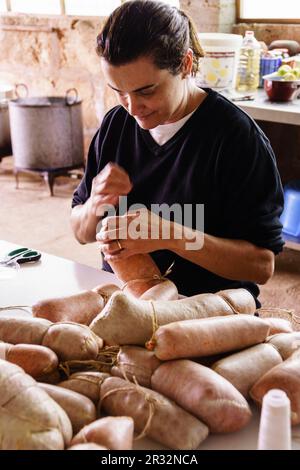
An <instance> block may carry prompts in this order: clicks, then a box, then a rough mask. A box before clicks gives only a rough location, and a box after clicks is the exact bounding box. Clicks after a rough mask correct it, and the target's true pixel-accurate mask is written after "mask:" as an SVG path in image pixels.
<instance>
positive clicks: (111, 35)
mask: <svg viewBox="0 0 300 470" xmlns="http://www.w3.org/2000/svg"><path fill="white" fill-rule="evenodd" d="M189 48H191V49H192V51H193V68H192V74H193V75H195V74H196V72H197V71H198V68H199V59H200V57H203V55H204V54H203V51H202V48H201V46H200V43H199V40H198V37H197V32H196V29H195V26H194V25H193V22H192V21H191V19H190V18H189V17H188V16H187V15H186V14H185V13H184V12H183V11H181V10H178V8H176V7H171V6H170V5H167V4H166V3H163V2H157V1H152V0H133V1H130V2H126V3H124V4H123V5H121V6H120V7H118V8H117V9H116V10H114V11H113V12H112V14H111V15H110V16H109V18H108V19H107V20H106V22H105V24H104V26H103V29H102V32H101V33H100V34H99V36H98V37H97V49H96V50H97V53H98V55H99V56H100V57H103V58H104V59H105V60H106V61H107V62H108V63H110V64H111V65H116V66H118V65H124V64H127V63H129V62H132V61H134V60H136V59H138V58H139V57H141V56H149V57H152V58H153V61H154V63H155V65H156V66H157V67H158V68H160V69H167V70H169V71H170V72H171V73H172V74H173V75H176V74H178V73H179V72H180V70H181V67H182V61H183V58H184V56H185V55H186V53H187V51H188V49H189Z"/></svg>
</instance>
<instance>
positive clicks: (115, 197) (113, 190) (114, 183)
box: [89, 162, 132, 217]
mask: <svg viewBox="0 0 300 470" xmlns="http://www.w3.org/2000/svg"><path fill="white" fill-rule="evenodd" d="M131 189H132V183H131V181H130V179H129V175H128V174H127V173H126V171H125V170H124V169H123V168H121V167H120V166H119V165H117V164H116V163H111V162H109V163H108V164H107V165H106V166H105V167H104V168H103V170H101V171H100V173H99V174H98V175H97V176H95V178H94V179H93V183H92V189H91V195H90V200H89V203H90V208H91V212H92V214H93V215H94V216H96V217H102V216H103V215H104V214H105V212H106V211H107V209H108V206H109V205H113V206H117V205H118V202H119V197H120V196H123V195H126V194H128V193H129V192H130V191H131Z"/></svg>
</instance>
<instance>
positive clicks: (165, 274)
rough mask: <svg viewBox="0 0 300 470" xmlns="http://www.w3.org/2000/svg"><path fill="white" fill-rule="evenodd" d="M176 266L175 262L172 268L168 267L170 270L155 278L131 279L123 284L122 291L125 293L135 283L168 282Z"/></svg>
mask: <svg viewBox="0 0 300 470" xmlns="http://www.w3.org/2000/svg"><path fill="white" fill-rule="evenodd" d="M174 264H175V260H174V261H173V262H172V263H171V264H170V266H169V267H168V269H167V270H166V271H165V273H164V274H154V275H153V276H150V277H144V278H137V279H131V280H130V281H127V282H125V283H124V284H123V286H122V287H121V290H122V291H124V290H125V289H126V287H128V286H130V285H131V284H133V283H136V282H145V281H153V280H154V281H155V280H157V281H167V280H168V278H167V276H168V275H169V274H171V272H172V268H173V266H174Z"/></svg>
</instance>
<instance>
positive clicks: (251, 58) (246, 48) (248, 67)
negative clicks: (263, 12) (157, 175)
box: [236, 31, 261, 92]
mask: <svg viewBox="0 0 300 470" xmlns="http://www.w3.org/2000/svg"><path fill="white" fill-rule="evenodd" d="M260 56H261V47H260V44H259V42H258V41H257V40H256V39H255V37H254V32H253V31H246V34H245V37H244V39H243V43H242V47H241V50H240V55H239V64H238V70H237V79H236V89H237V91H240V92H245V91H246V92H248V91H255V90H256V89H257V88H258V86H259V69H260Z"/></svg>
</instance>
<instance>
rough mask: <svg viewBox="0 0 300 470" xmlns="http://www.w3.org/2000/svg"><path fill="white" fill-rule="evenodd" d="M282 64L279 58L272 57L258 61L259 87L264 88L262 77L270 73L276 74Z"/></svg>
mask: <svg viewBox="0 0 300 470" xmlns="http://www.w3.org/2000/svg"><path fill="white" fill-rule="evenodd" d="M281 64H282V58H281V57H274V56H269V55H268V56H264V57H262V58H261V59H260V72H259V86H260V87H263V86H264V80H263V76H264V75H269V74H270V73H273V72H277V70H278V69H279V67H280V66H281Z"/></svg>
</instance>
